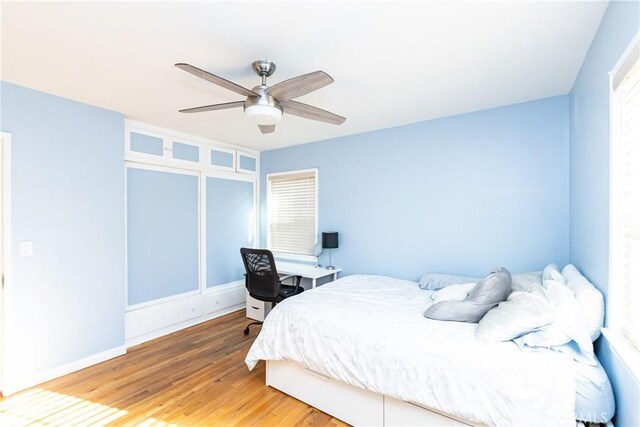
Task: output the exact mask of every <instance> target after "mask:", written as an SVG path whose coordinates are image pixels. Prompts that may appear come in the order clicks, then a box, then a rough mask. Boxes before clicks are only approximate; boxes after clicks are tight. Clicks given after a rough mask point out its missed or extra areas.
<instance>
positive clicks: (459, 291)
mask: <svg viewBox="0 0 640 427" xmlns="http://www.w3.org/2000/svg"><path fill="white" fill-rule="evenodd" d="M474 286H476V283H475V282H471V283H463V284H461V285H451V286H447V287H446V288H442V289H440V290H439V291H436V292H434V293H433V295H431V299H432V300H433V301H435V302H440V301H464V300H465V299H467V295H469V292H471V289H473V288H474Z"/></svg>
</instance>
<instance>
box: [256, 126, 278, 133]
mask: <svg viewBox="0 0 640 427" xmlns="http://www.w3.org/2000/svg"><path fill="white" fill-rule="evenodd" d="M258 127H259V128H260V132H262V133H273V132H275V130H276V125H258Z"/></svg>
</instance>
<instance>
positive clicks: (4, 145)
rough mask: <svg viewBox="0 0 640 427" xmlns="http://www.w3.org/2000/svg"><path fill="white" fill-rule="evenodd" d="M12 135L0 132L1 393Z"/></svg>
mask: <svg viewBox="0 0 640 427" xmlns="http://www.w3.org/2000/svg"><path fill="white" fill-rule="evenodd" d="M10 153H11V135H9V134H8V133H5V132H0V274H1V275H0V391H3V390H4V380H3V379H4V372H5V371H4V360H5V357H4V355H5V352H6V349H5V341H4V337H5V335H6V334H5V329H6V322H5V304H6V293H5V283H6V282H7V277H8V275H9V271H8V270H9V266H10V263H9V260H10V256H9V255H10V250H11V244H10V242H11V241H10V238H9V237H10V228H9V225H10V224H9V217H10V212H11V211H10V205H9V203H10V185H9V179H10V176H11V175H10V173H11V170H10V165H11V163H10V161H9V159H10V155H11V154H10Z"/></svg>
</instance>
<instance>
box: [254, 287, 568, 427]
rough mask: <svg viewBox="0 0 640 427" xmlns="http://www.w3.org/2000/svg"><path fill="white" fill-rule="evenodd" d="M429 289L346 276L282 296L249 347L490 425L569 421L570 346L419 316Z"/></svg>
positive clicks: (258, 356)
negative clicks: (565, 350)
mask: <svg viewBox="0 0 640 427" xmlns="http://www.w3.org/2000/svg"><path fill="white" fill-rule="evenodd" d="M430 295H431V292H430V291H424V290H421V289H419V288H418V285H417V283H414V282H409V281H404V280H398V279H392V278H389V277H382V276H362V275H354V276H347V277H345V278H342V279H340V280H337V281H335V282H332V283H329V284H327V285H324V286H321V287H319V288H317V289H315V290H312V291H306V292H304V293H302V294H301V295H299V296H296V297H294V298H291V299H288V300H285V301H283V302H282V303H280V304H278V305H277V306H276V307H275V308H274V309H273V310H272V311H271V313H270V314H269V315H268V316H267V319H266V321H265V322H264V325H263V327H262V331H261V332H260V334H259V335H258V337H257V338H256V340H255V342H254V343H253V345H252V346H251V349H250V350H249V353H248V355H247V357H246V363H247V365H248V366H249V369H253V367H254V366H255V365H256V363H257V362H258V361H259V360H290V361H294V362H297V363H299V364H301V365H302V366H304V367H305V368H307V369H310V370H312V371H315V372H318V373H320V374H324V375H326V376H329V377H332V378H334V379H337V380H339V381H343V382H345V383H348V384H351V385H353V386H356V387H360V388H363V389H367V390H371V391H374V392H378V393H382V394H385V395H388V396H391V397H394V398H396V399H401V400H405V401H409V402H413V403H415V404H418V405H421V406H424V407H427V408H433V409H436V410H438V411H440V412H443V413H447V414H450V415H453V416H455V417H458V418H462V419H464V420H468V421H471V422H473V423H480V424H487V425H544V426H550V425H567V426H569V425H575V421H574V404H575V367H574V364H573V362H572V360H571V359H570V358H569V357H567V356H566V355H562V354H558V353H553V352H550V351H549V352H536V353H530V352H523V351H521V350H520V349H519V348H518V346H517V345H516V344H514V343H513V342H499V343H498V342H483V341H479V340H477V339H476V338H475V336H474V331H475V329H476V326H477V325H475V324H466V323H457V322H442V321H436V320H430V319H426V318H424V317H423V315H422V314H423V312H424V310H425V309H426V307H427V306H428V304H430V303H431V302H430Z"/></svg>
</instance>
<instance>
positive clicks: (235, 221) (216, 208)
mask: <svg viewBox="0 0 640 427" xmlns="http://www.w3.org/2000/svg"><path fill="white" fill-rule="evenodd" d="M206 194H207V200H206V203H207V287H211V286H216V285H222V284H225V283H229V282H234V281H236V280H243V278H244V266H243V264H242V259H241V257H240V248H242V247H252V246H253V243H254V235H255V219H254V218H255V216H254V206H253V183H252V182H247V181H235V180H231V179H223V178H211V177H209V178H207V189H206Z"/></svg>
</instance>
